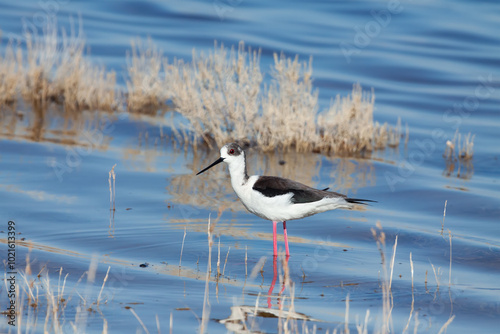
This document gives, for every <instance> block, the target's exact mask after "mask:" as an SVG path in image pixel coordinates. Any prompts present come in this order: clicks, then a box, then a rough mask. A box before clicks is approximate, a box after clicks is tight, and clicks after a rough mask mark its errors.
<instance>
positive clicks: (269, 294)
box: [267, 256, 283, 308]
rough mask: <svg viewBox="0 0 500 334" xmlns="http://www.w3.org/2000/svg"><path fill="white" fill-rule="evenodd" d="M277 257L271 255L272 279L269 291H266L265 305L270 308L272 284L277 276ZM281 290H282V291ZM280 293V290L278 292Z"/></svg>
mask: <svg viewBox="0 0 500 334" xmlns="http://www.w3.org/2000/svg"><path fill="white" fill-rule="evenodd" d="M277 259H278V257H276V256H273V272H274V275H273V281H272V282H271V286H270V287H269V291H268V292H267V307H269V308H271V306H272V303H271V296H272V295H273V290H274V285H275V284H276V279H277V278H278V264H277ZM282 292H283V291H282ZM280 293H281V292H280Z"/></svg>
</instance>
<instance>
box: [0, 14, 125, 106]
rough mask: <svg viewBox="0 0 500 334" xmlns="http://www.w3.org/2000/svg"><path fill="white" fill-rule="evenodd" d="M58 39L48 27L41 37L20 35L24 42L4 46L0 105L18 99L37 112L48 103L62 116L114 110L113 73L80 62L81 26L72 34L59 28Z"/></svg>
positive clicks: (0, 60)
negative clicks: (59, 109)
mask: <svg viewBox="0 0 500 334" xmlns="http://www.w3.org/2000/svg"><path fill="white" fill-rule="evenodd" d="M60 35H61V36H58V32H57V28H56V26H55V25H48V26H47V27H45V29H44V30H43V33H42V34H41V35H32V34H31V33H29V32H26V33H25V35H24V41H22V42H21V41H17V44H16V45H14V42H13V41H9V44H8V45H7V47H6V50H5V55H4V57H0V104H2V103H12V102H14V101H15V100H16V99H17V98H18V95H19V94H21V96H22V98H24V99H25V100H26V101H30V102H32V103H33V105H34V106H36V107H38V108H41V109H42V110H46V109H47V108H48V107H49V106H50V104H51V103H52V102H55V103H58V104H61V105H63V106H64V108H65V110H66V111H67V112H76V111H82V110H105V111H113V110H116V109H117V94H116V88H115V87H116V80H115V73H114V72H107V71H106V70H105V69H104V68H103V67H100V66H96V65H93V64H91V63H90V61H89V60H88V59H86V55H85V54H84V48H85V40H84V37H83V30H82V24H81V22H80V25H79V29H78V33H75V32H74V31H73V29H72V31H71V33H70V34H69V35H68V34H67V33H66V31H65V30H64V29H62V30H61V34H60ZM23 44H24V45H23Z"/></svg>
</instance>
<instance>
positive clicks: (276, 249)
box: [273, 221, 278, 257]
mask: <svg viewBox="0 0 500 334" xmlns="http://www.w3.org/2000/svg"><path fill="white" fill-rule="evenodd" d="M276 224H278V222H275V221H273V251H274V252H273V256H274V257H276V256H278V235H277V233H276Z"/></svg>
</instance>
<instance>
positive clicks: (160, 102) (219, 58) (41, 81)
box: [0, 22, 401, 156]
mask: <svg viewBox="0 0 500 334" xmlns="http://www.w3.org/2000/svg"><path fill="white" fill-rule="evenodd" d="M84 49H85V41H84V38H83V32H82V26H81V22H80V26H79V29H78V33H75V32H74V31H72V32H71V33H70V34H66V32H65V31H64V30H61V32H60V33H58V31H57V28H56V27H54V26H48V27H47V28H46V29H45V30H44V33H43V34H42V35H39V36H33V35H31V34H29V33H26V34H25V36H24V41H23V42H22V43H20V42H18V44H16V45H15V44H14V42H13V41H10V42H9V43H8V45H7V46H6V49H5V52H4V55H3V56H0V108H1V107H2V106H3V105H8V104H14V103H15V102H16V101H17V100H19V99H21V98H22V99H23V100H24V101H28V102H30V103H32V104H33V107H34V108H36V109H40V110H47V109H48V108H50V107H51V105H52V103H55V104H58V105H62V106H63V107H64V109H65V111H66V112H79V111H82V110H104V111H114V110H118V109H122V108H125V109H126V110H128V111H130V112H134V113H146V114H156V113H157V112H158V111H159V110H161V109H166V107H168V108H169V109H171V110H174V111H175V112H178V113H180V114H182V115H183V117H184V118H185V120H186V121H185V126H186V129H183V131H181V132H179V131H178V129H174V132H175V133H177V137H178V139H180V140H182V141H183V142H185V143H189V144H193V145H194V146H196V145H197V144H198V143H200V142H202V143H205V144H207V145H208V146H212V147H213V146H216V147H220V146H222V145H224V144H226V143H227V142H230V141H233V140H236V139H245V140H247V141H249V142H251V143H253V144H254V145H255V146H257V147H259V149H260V150H262V151H273V150H275V149H281V150H284V151H288V150H295V151H297V152H311V151H312V152H318V153H323V154H337V155H347V156H353V155H363V154H365V153H369V152H371V151H373V150H378V149H384V148H386V147H387V146H393V147H394V146H398V145H399V142H400V137H401V126H400V123H399V122H398V125H397V126H390V125H388V124H379V123H378V122H375V121H374V118H373V107H374V102H375V95H374V93H373V91H372V92H363V91H362V89H361V86H360V85H359V84H355V85H354V87H353V90H352V93H351V94H350V95H348V96H345V97H340V96H337V97H336V98H335V100H332V103H331V106H330V107H329V108H328V109H327V110H320V106H319V104H318V90H317V89H314V87H313V81H312V59H310V60H309V62H300V61H299V59H298V57H295V58H293V59H292V58H288V57H286V56H284V55H283V54H281V55H278V54H275V55H274V65H273V66H272V67H271V70H270V76H271V80H270V82H269V83H268V84H264V83H263V77H264V75H265V73H264V72H262V71H261V69H260V51H255V50H251V49H250V48H248V49H246V48H245V45H244V43H243V42H241V43H240V44H239V45H238V47H237V49H235V48H231V49H228V48H226V47H224V46H223V45H220V46H219V45H217V44H215V47H214V49H213V50H212V51H209V52H208V54H205V53H197V52H195V51H193V59H192V61H191V62H185V61H184V60H179V59H174V60H173V61H172V62H169V61H168V59H166V58H165V57H163V56H162V52H161V50H159V48H158V47H157V46H156V45H155V44H154V43H153V42H152V41H151V40H148V41H147V42H146V43H144V42H141V41H140V40H138V41H134V42H132V48H131V52H130V53H129V54H128V55H127V80H126V86H127V89H126V92H121V93H120V92H119V91H118V89H117V86H116V79H115V73H114V72H108V71H106V69H105V68H103V67H100V66H96V65H94V64H92V63H91V62H90V60H89V59H87V58H86V54H85V52H84ZM122 93H123V94H122Z"/></svg>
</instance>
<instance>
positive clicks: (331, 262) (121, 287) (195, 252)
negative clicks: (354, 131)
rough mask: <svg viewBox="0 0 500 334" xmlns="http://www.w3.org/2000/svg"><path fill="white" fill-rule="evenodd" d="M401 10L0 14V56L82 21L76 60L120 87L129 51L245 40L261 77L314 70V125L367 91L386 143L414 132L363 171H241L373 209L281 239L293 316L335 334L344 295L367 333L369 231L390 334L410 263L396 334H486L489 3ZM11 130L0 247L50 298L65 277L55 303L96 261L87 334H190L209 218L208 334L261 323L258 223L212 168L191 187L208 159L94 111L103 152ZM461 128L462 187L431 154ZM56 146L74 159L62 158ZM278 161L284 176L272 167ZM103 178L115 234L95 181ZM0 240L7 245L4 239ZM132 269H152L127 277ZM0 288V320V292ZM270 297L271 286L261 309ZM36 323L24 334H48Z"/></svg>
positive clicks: (297, 225)
mask: <svg viewBox="0 0 500 334" xmlns="http://www.w3.org/2000/svg"><path fill="white" fill-rule="evenodd" d="M395 4H396V5H394V3H393V2H391V1H357V2H352V1H351V2H319V1H318V2H307V3H306V2H298V1H293V2H290V1H288V2H285V1H275V2H272V3H268V2H264V1H261V2H255V1H254V2H250V1H244V0H236V1H218V0H217V1H214V2H200V1H183V2H176V3H170V2H168V3H164V2H160V1H120V2H98V1H56V0H53V1H48V2H38V1H24V2H22V3H15V4H13V3H10V2H6V1H2V2H1V4H0V6H1V9H2V10H1V11H0V29H1V30H2V43H1V46H0V51H2V52H3V50H4V48H5V45H6V43H7V40H8V39H9V38H16V37H21V36H22V35H23V32H25V31H26V29H28V30H30V31H34V30H35V29H36V30H38V31H41V29H42V27H43V26H44V24H45V23H46V21H47V20H53V19H55V18H56V19H57V24H58V26H59V27H61V28H65V29H67V30H69V29H71V26H72V24H73V26H75V25H76V26H78V21H79V17H81V21H82V22H83V30H84V33H85V36H86V45H87V46H88V50H89V57H90V59H91V60H92V61H93V62H95V63H96V64H100V65H104V66H105V67H106V68H107V69H108V70H114V71H115V72H116V73H117V80H118V83H119V85H120V86H121V87H122V88H124V87H125V84H124V83H125V79H126V64H127V63H126V54H127V51H129V50H130V41H131V40H132V39H135V38H137V37H140V38H144V39H145V38H147V37H149V36H150V37H151V38H152V39H153V41H154V42H155V43H156V44H157V45H158V46H159V48H160V49H162V50H163V54H164V56H167V57H168V58H169V59H173V58H175V57H177V58H182V59H185V60H186V61H189V60H190V59H191V54H192V50H193V49H196V50H197V51H205V52H207V51H209V50H210V49H211V48H213V45H214V40H216V41H218V42H219V43H223V44H224V45H225V46H233V45H237V44H238V42H239V41H244V42H245V45H246V46H249V47H251V48H253V49H261V50H262V59H261V69H263V70H264V71H266V72H268V69H269V66H270V65H271V64H272V63H273V53H276V52H278V53H279V52H284V53H285V54H286V55H287V56H290V57H294V56H295V55H299V58H300V59H301V60H304V61H308V60H309V57H312V58H313V67H314V74H313V77H314V86H315V87H316V88H318V89H319V100H320V105H321V108H320V109H326V108H327V107H328V106H329V104H330V100H331V99H332V98H334V97H335V96H336V95H337V94H340V95H341V96H345V95H346V94H348V93H349V92H350V91H351V90H352V85H353V83H357V82H359V83H360V84H361V85H362V87H363V88H364V89H366V90H370V89H372V88H373V90H374V93H375V96H376V102H375V107H376V110H375V119H376V120H377V121H378V122H389V123H391V124H395V123H396V121H397V119H398V117H400V118H401V120H402V123H403V125H406V124H407V125H408V127H409V131H410V138H409V142H408V144H407V145H404V143H402V144H401V145H400V147H399V148H398V149H396V150H394V149H387V150H385V151H381V152H375V153H374V155H373V156H372V157H371V159H365V160H356V159H347V158H335V157H322V156H319V155H315V154H305V155H296V154H293V153H290V154H283V155H279V156H278V157H276V156H272V155H268V156H259V154H258V152H249V154H250V158H249V161H252V163H251V165H250V166H249V169H250V172H251V173H266V174H277V175H283V176H286V177H291V178H294V179H297V180H300V181H302V182H306V183H308V184H311V185H314V186H316V187H327V186H330V187H331V188H332V189H334V190H339V191H342V192H346V193H349V195H354V194H355V195H356V197H361V198H370V199H374V200H377V201H378V203H377V204H375V205H373V206H371V207H369V208H368V209H367V210H364V211H336V212H331V213H324V214H321V215H317V216H313V217H309V218H307V219H303V220H300V221H296V222H290V223H289V225H288V230H289V232H288V233H289V236H290V242H291V244H290V248H291V253H292V257H291V258H290V260H289V266H290V270H291V275H290V278H291V279H292V281H293V282H294V285H295V287H294V295H295V297H296V299H295V310H296V311H297V312H301V313H304V314H306V315H307V316H310V317H312V318H314V319H318V320H321V321H322V322H314V321H312V322H310V323H308V326H310V327H312V326H313V325H314V324H316V326H318V327H321V328H322V329H321V330H319V329H318V332H320V333H321V332H325V331H326V330H327V329H330V332H331V331H332V330H333V329H335V328H338V329H339V330H340V329H343V328H344V325H343V321H344V318H345V299H346V296H347V295H349V299H350V313H349V314H350V325H351V327H350V328H351V330H352V331H355V327H354V326H355V323H356V316H358V317H359V319H364V316H365V312H366V310H367V309H370V322H369V328H370V332H371V330H373V329H376V328H379V325H380V323H381V316H382V314H381V307H382V292H381V288H380V285H379V279H380V277H381V275H382V273H381V270H382V267H381V264H380V262H381V260H380V255H379V251H378V250H377V245H376V243H375V241H374V239H373V237H372V232H371V230H370V229H371V228H375V224H376V222H377V221H380V223H381V225H382V226H383V229H384V231H385V233H386V240H387V245H386V251H387V257H388V258H389V257H390V255H391V254H392V245H393V243H394V239H395V236H396V235H398V246H397V252H396V258H395V266H394V275H393V285H392V291H393V297H394V309H393V326H394V330H395V332H402V331H403V329H404V328H405V326H406V323H407V320H408V318H409V315H410V312H411V300H412V288H411V286H412V280H411V271H410V260H409V257H410V253H411V254H412V259H413V265H414V277H413V279H414V291H413V292H414V296H415V304H414V312H413V313H412V319H411V322H410V325H409V331H412V330H413V328H414V327H415V313H416V312H418V324H417V325H416V326H417V329H418V332H430V333H437V332H439V330H440V328H441V326H442V325H443V324H444V323H445V322H446V321H447V320H448V319H449V317H450V316H451V315H454V316H455V318H454V319H453V321H452V322H451V324H450V325H449V327H448V331H449V332H450V333H469V332H472V331H478V330H480V331H481V332H484V333H486V332H490V333H495V332H496V331H497V328H498V325H499V320H498V319H500V303H499V300H500V289H499V285H498V273H499V270H500V265H499V263H500V224H499V218H498V217H499V215H500V191H499V189H500V187H499V186H500V184H499V175H500V173H499V170H500V162H499V155H500V151H499V149H498V143H499V139H500V137H499V135H498V128H499V127H500V118H499V117H498V116H499V115H498V112H499V102H500V70H499V69H500V66H499V65H500V59H499V56H498V55H500V36H499V34H498V27H499V22H500V14H499V13H500V5H499V4H498V3H497V2H494V1H490V2H486V1H485V2H472V1H459V2H457V1H440V2H432V1H424V2H416V1H401V2H396V3H395ZM265 80H266V81H268V80H269V75H267V76H266V77H265ZM18 111H19V112H20V113H22V114H24V115H25V116H24V118H23V119H21V120H18V121H17V123H16V125H15V128H13V125H12V124H13V123H11V122H7V119H9V120H10V118H8V117H7V116H6V115H8V114H9V111H7V110H2V118H1V120H0V124H1V131H0V133H1V135H0V166H1V169H0V180H1V181H0V199H1V201H0V214H1V215H0V216H1V217H2V220H3V222H2V223H1V224H3V225H1V226H0V230H2V231H4V232H5V231H6V226H7V221H8V220H9V219H11V220H14V221H15V222H16V224H17V226H18V231H19V232H21V233H22V234H21V235H19V237H24V238H26V240H25V241H26V242H29V243H28V244H19V245H18V255H17V261H18V265H19V267H21V268H24V263H25V256H26V254H27V253H28V252H29V249H30V247H28V246H29V245H31V251H30V259H31V260H32V261H35V263H34V264H33V267H34V268H36V270H34V271H37V272H38V270H40V268H41V267H42V266H43V265H44V264H46V265H47V268H48V269H49V276H50V277H51V282H53V284H55V283H54V282H55V281H57V277H58V273H57V271H58V270H59V268H60V267H63V270H64V273H68V274H69V275H68V283H67V284H68V286H69V287H73V286H76V289H80V290H78V291H79V293H82V292H81V291H82V290H81V289H84V288H85V283H78V279H79V278H80V276H81V275H82V274H83V273H84V272H85V271H86V270H87V269H88V268H89V264H90V262H91V259H92V257H93V256H95V257H97V258H98V259H99V264H98V268H97V274H96V283H95V284H94V285H92V287H91V288H89V289H90V291H87V292H88V295H89V297H88V300H89V303H93V302H95V301H96V299H97V295H98V293H99V290H100V286H101V284H102V281H103V279H104V276H105V275H106V271H107V269H108V266H111V269H110V278H109V280H108V282H107V287H106V288H105V289H104V294H105V295H106V296H107V298H105V299H106V300H107V302H106V303H104V304H101V305H100V306H99V311H100V312H102V315H101V313H99V312H95V311H94V312H89V313H88V319H87V322H86V327H85V328H86V331H87V332H101V331H102V328H103V320H102V319H103V318H104V319H106V321H107V324H108V331H109V332H113V333H114V332H116V333H119V332H124V331H126V332H135V331H136V329H137V330H138V331H143V329H142V326H141V325H140V323H139V321H138V320H137V319H136V318H135V316H134V315H133V314H132V313H131V311H130V310H129V309H128V307H132V308H133V309H134V310H135V312H136V313H137V314H138V316H139V317H140V318H141V320H142V321H143V323H144V324H145V326H146V327H147V328H148V330H149V331H150V332H156V331H157V329H156V319H155V316H156V315H158V317H159V321H160V324H161V329H162V331H163V332H167V331H168V330H169V325H170V317H171V315H172V319H173V332H181V331H184V332H194V331H196V330H198V328H199V321H198V319H199V318H201V316H202V309H203V300H204V293H205V273H206V268H207V259H208V244H207V222H208V219H209V214H210V215H211V220H212V223H213V224H215V222H216V227H215V231H214V245H213V247H212V268H215V267H216V261H217V243H218V241H219V237H220V242H221V262H222V263H224V262H225V257H226V254H227V253H228V251H229V254H228V261H227V266H226V271H225V275H224V278H223V279H222V280H221V281H220V282H219V283H218V284H217V283H215V282H214V281H213V276H214V272H212V280H211V282H210V283H209V285H208V286H209V301H210V305H211V308H210V315H209V321H208V328H209V332H210V333H219V332H226V330H227V329H226V327H225V326H224V325H223V324H221V323H219V321H218V320H221V319H225V318H228V317H229V315H230V314H231V307H232V306H236V305H246V306H255V303H256V301H257V299H259V301H258V303H259V306H260V307H262V308H265V307H267V299H266V298H267V297H266V294H267V291H268V289H269V286H270V285H271V281H272V279H273V263H272V257H271V256H270V255H271V252H272V234H271V233H272V232H271V224H269V223H268V222H265V221H263V220H261V219H260V218H257V217H254V216H252V215H251V214H249V213H247V212H245V211H244V208H243V207H242V206H241V204H239V203H238V201H237V199H236V197H235V195H234V194H233V192H232V189H231V187H230V184H229V183H228V180H227V170H226V169H225V167H220V168H217V169H212V170H211V171H210V173H205V174H204V175H203V176H200V177H195V176H194V173H195V172H197V171H198V170H200V169H201V168H202V167H204V166H206V165H208V164H209V163H211V162H212V161H213V160H215V159H216V158H217V151H216V150H213V151H200V152H197V151H196V152H194V151H193V150H192V149H190V148H188V149H187V150H186V151H184V149H182V148H174V146H173V145H172V144H171V143H170V141H169V140H168V138H167V137H168V135H169V134H170V132H169V130H168V128H167V127H166V125H165V124H166V119H167V118H168V116H158V117H148V118H146V117H138V116H130V115H126V114H120V115H116V117H110V116H109V115H107V114H97V116H96V114H94V113H89V112H85V113H82V115H81V116H80V117H79V119H78V121H75V122H76V123H78V124H84V123H85V121H88V122H90V120H92V119H95V117H98V118H106V119H108V118H109V123H110V124H112V126H111V127H110V128H107V129H97V130H95V129H94V130H95V131H100V132H93V133H94V135H95V134H96V133H97V134H100V135H102V138H103V139H102V140H100V141H98V142H97V144H96V145H95V146H92V147H91V148H90V149H86V150H84V149H83V148H84V145H85V144H88V136H87V137H85V135H82V133H80V132H78V131H77V135H76V136H75V135H71V133H70V134H67V135H66V137H64V138H62V137H63V136H62V135H61V134H60V132H57V131H52V132H51V131H50V130H54V129H56V130H57V125H54V124H55V123H57V122H56V121H58V122H59V123H58V124H61V123H62V120H63V117H62V116H61V115H57V113H52V114H50V116H48V119H46V120H45V122H47V123H46V124H47V126H46V127H45V129H46V130H47V129H48V131H47V132H46V133H45V136H42V139H41V140H40V137H36V136H35V135H34V134H35V129H36V127H35V126H34V124H36V122H35V121H34V117H33V116H32V111H31V110H30V107H29V106H20V107H19V110H18ZM51 120H52V122H53V123H51ZM50 124H52V125H50ZM457 129H458V130H459V131H460V133H462V134H467V133H469V132H471V133H472V134H475V140H474V157H473V160H472V161H471V165H470V166H469V168H468V169H467V168H465V166H462V167H461V169H460V173H459V172H458V165H456V166H455V168H454V169H453V171H452V172H451V173H449V175H448V174H447V173H446V162H445V160H444V158H443V157H442V155H443V153H444V151H445V147H446V145H445V143H446V141H447V140H451V139H452V138H453V136H454V133H455V131H456V130H457ZM48 138H52V140H48ZM68 138H69V139H71V140H73V141H76V142H77V145H72V144H71V143H70V142H68V141H67V140H62V139H68ZM78 149H80V150H78ZM72 159H74V160H72ZM280 159H283V160H285V161H286V162H287V163H286V164H285V165H283V166H281V165H279V164H278V161H279V160H280ZM54 161H55V162H57V163H60V164H62V165H65V166H68V161H70V163H69V165H70V167H69V168H67V169H64V170H63V171H61V170H54V167H53V162H54ZM114 164H117V167H116V168H115V171H116V175H117V176H116V212H115V213H114V215H113V214H110V211H109V207H110V204H109V185H108V172H109V170H110V169H111V167H112V166H113V165H114ZM445 201H447V207H446V217H445V219H444V225H443V209H444V205H445ZM219 212H222V214H221V216H220V219H219V220H216V217H217V216H218V213H219ZM442 226H443V231H442V232H443V233H441V230H442ZM185 229H186V237H185V242H184V247H183V250H182V252H183V253H182V265H181V269H180V270H179V267H178V265H179V259H180V253H181V248H182V240H183V237H184V230H185ZM449 233H451V235H452V248H451V249H452V250H451V257H452V266H451V279H450V275H449V274H450V272H449V270H450V243H449ZM1 240H2V242H5V240H6V239H4V238H3V235H2V239H1ZM280 246H282V243H281V242H280ZM229 247H230V250H229ZM344 250H345V251H344ZM245 253H247V257H248V260H247V267H248V268H247V271H248V275H250V271H251V270H252V269H253V267H254V266H255V265H256V264H257V263H258V262H259V259H261V257H263V256H266V257H267V261H266V263H265V264H264V267H263V272H262V276H261V274H260V272H258V274H257V276H256V277H252V278H251V277H247V279H245ZM144 263H148V264H149V265H148V267H146V268H142V267H139V265H140V264H144ZM432 266H434V268H435V270H436V275H435V274H434V272H433V267H432ZM213 270H214V269H213ZM221 270H222V269H221ZM436 279H437V281H438V282H439V284H438V283H437V282H436ZM19 281H20V279H19ZM438 285H439V288H438ZM1 289H2V290H0V295H1V296H2V297H1V298H2V303H1V304H0V305H2V306H1V307H2V309H4V307H5V305H6V304H5V302H6V300H7V299H6V297H5V291H4V288H3V284H2V288H1ZM68 291H71V290H69V288H68ZM279 291H280V286H279V283H278V284H277V285H276V287H275V289H274V294H273V299H272V304H273V308H276V307H277V306H276V303H277V301H278V299H279V298H278V292H279ZM285 293H286V294H287V295H289V293H290V291H289V290H288V289H287V290H286V292H285ZM68 294H71V292H68ZM259 294H260V297H258V295H259ZM79 303H81V302H80V298H79V297H78V295H77V294H76V293H75V292H73V299H72V303H71V304H70V305H69V306H68V308H67V309H66V311H65V314H66V323H65V326H64V328H65V332H66V331H67V332H72V330H71V327H67V326H69V321H74V315H75V313H76V312H77V311H76V308H77V306H78V305H79ZM86 307H88V305H86ZM92 307H93V309H94V310H95V309H97V307H96V305H95V304H94V305H93V306H92ZM186 309H188V310H186ZM41 310H45V306H43V307H42V308H41ZM43 319H44V317H43V316H42V317H41V318H40V319H39V320H38V322H39V324H38V327H35V326H33V327H32V328H31V332H43ZM360 321H361V320H360ZM277 323H278V321H277V319H275V318H264V317H257V318H256V324H257V325H258V328H260V329H261V330H262V331H264V332H271V333H274V332H278V325H277ZM41 324H42V325H41ZM0 326H2V327H0V328H2V330H1V331H2V332H4V331H8V330H10V331H11V332H15V331H16V330H17V328H16V329H14V328H11V327H7V324H6V323H4V322H2V324H1V325H0ZM300 326H301V325H300ZM25 327H26V326H23V327H22V328H25Z"/></svg>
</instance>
